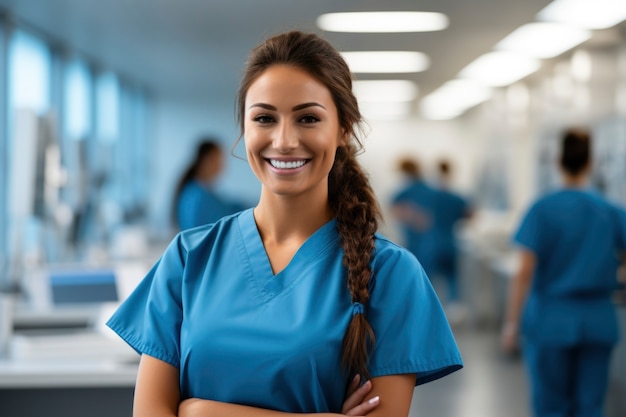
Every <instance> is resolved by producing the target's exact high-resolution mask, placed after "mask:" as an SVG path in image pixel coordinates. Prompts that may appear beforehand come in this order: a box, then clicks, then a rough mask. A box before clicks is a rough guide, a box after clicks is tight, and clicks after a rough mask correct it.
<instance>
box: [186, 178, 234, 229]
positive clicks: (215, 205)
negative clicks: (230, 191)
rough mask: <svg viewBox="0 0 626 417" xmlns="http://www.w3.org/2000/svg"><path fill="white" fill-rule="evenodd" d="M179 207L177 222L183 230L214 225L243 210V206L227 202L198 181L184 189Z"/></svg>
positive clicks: (190, 183) (189, 183) (188, 184)
mask: <svg viewBox="0 0 626 417" xmlns="http://www.w3.org/2000/svg"><path fill="white" fill-rule="evenodd" d="M177 205H178V207H177V209H178V219H177V220H178V225H179V227H180V229H181V230H185V229H191V228H192V227H197V226H202V225H205V224H209V223H213V222H215V221H217V220H218V219H220V218H222V217H224V216H226V215H229V214H233V213H235V212H237V211H240V210H243V206H241V205H238V204H236V203H231V202H229V201H226V200H225V199H223V198H221V197H220V196H218V195H217V194H216V193H215V192H214V191H213V190H211V189H210V188H209V187H207V186H205V185H203V184H202V183H200V182H199V181H196V180H192V181H189V182H188V183H187V184H186V185H185V186H184V187H183V189H182V191H181V193H180V196H179V198H178V202H177Z"/></svg>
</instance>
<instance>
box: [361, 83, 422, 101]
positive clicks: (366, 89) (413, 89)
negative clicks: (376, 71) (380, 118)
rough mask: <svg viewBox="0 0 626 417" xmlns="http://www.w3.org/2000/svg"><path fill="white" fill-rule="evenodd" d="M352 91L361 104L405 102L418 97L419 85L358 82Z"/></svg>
mask: <svg viewBox="0 0 626 417" xmlns="http://www.w3.org/2000/svg"><path fill="white" fill-rule="evenodd" d="M352 90H353V91H354V94H355V95H356V97H357V99H358V100H359V103H365V102H367V103H372V102H387V103H388V102H403V101H412V100H414V99H415V98H416V97H417V85H415V83H414V82H412V81H409V80H358V81H355V82H354V83H353V85H352Z"/></svg>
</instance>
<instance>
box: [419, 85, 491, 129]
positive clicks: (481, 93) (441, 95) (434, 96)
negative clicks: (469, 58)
mask: <svg viewBox="0 0 626 417" xmlns="http://www.w3.org/2000/svg"><path fill="white" fill-rule="evenodd" d="M491 94H492V92H491V89H490V88H489V87H486V86H484V85H481V84H477V83H475V82H472V81H470V80H464V79H456V80H452V81H448V82H447V83H445V84H444V85H442V86H441V87H439V88H438V89H437V90H435V91H433V92H432V93H430V94H429V95H428V96H426V97H424V99H423V100H422V102H421V103H420V109H421V113H422V115H423V116H424V117H426V118H427V119H431V120H449V119H454V118H455V117H457V116H460V115H461V114H463V112H465V111H466V110H467V109H469V108H471V107H474V106H476V105H478V104H480V103H483V102H485V101H487V100H489V98H491Z"/></svg>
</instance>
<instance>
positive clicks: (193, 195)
mask: <svg viewBox="0 0 626 417" xmlns="http://www.w3.org/2000/svg"><path fill="white" fill-rule="evenodd" d="M223 168H224V153H223V150H222V147H221V145H220V143H219V142H218V141H217V140H215V139H212V138H205V139H203V140H202V141H200V143H199V144H198V145H197V149H196V152H195V156H194V159H193V160H192V162H191V163H190V164H189V166H188V167H187V168H186V169H185V171H184V173H183V175H182V176H181V178H180V180H179V182H178V184H177V186H176V190H175V192H174V199H173V203H174V207H173V210H172V212H173V216H172V217H173V219H172V220H173V221H174V223H175V226H176V228H177V229H179V230H185V229H190V228H192V227H197V226H202V225H205V224H209V223H213V222H215V221H216V220H218V219H220V218H222V217H224V216H226V215H228V214H232V213H235V212H237V211H240V210H243V209H244V208H246V207H245V206H244V205H243V204H242V203H239V202H236V201H233V200H230V199H227V198H225V197H224V196H222V195H220V194H219V193H218V192H217V191H216V190H215V188H214V185H215V181H216V180H217V178H218V177H219V175H220V174H221V172H222V170H223Z"/></svg>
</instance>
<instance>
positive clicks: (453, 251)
mask: <svg viewBox="0 0 626 417" xmlns="http://www.w3.org/2000/svg"><path fill="white" fill-rule="evenodd" d="M437 169H438V175H439V178H438V186H437V196H436V204H435V210H434V211H433V214H434V229H435V230H434V233H435V234H436V236H437V262H436V267H435V271H434V274H435V275H439V276H441V277H442V278H444V279H445V283H446V285H447V290H448V293H447V300H446V301H447V302H448V303H450V305H451V307H452V306H456V304H457V303H458V302H459V283H458V273H457V258H458V245H457V239H456V231H455V227H456V226H457V224H458V222H460V221H461V220H464V219H469V218H470V216H471V208H470V204H469V201H468V200H467V199H465V198H464V197H463V196H461V195H460V194H459V193H457V192H455V191H453V190H452V189H451V188H450V176H451V169H452V168H451V164H450V162H449V161H447V160H441V161H439V163H438V164H437Z"/></svg>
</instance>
